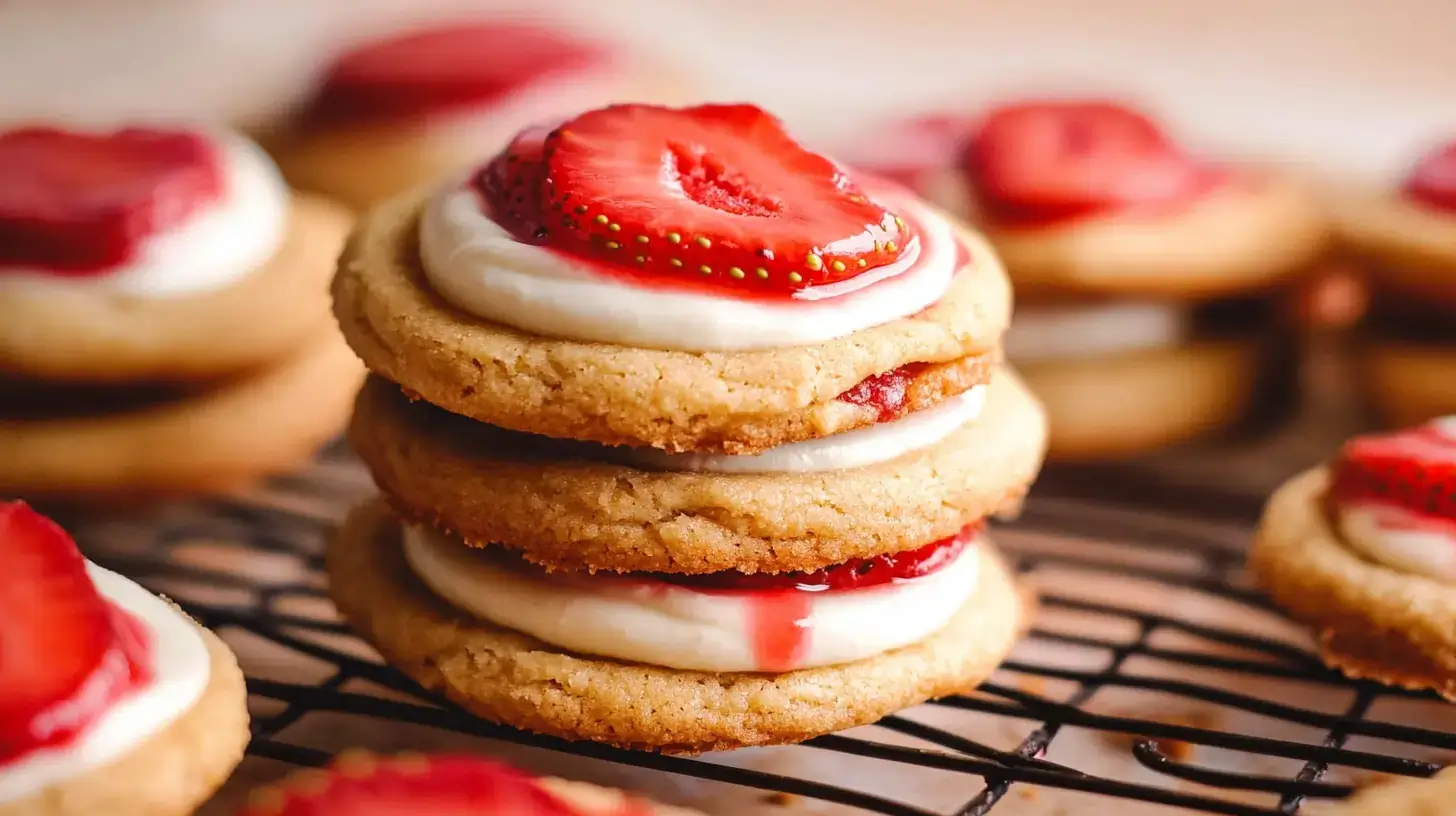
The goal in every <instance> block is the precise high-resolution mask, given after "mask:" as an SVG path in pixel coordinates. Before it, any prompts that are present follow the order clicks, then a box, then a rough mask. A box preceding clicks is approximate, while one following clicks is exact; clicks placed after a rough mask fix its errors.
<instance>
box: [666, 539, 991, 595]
mask: <svg viewBox="0 0 1456 816" xmlns="http://www.w3.org/2000/svg"><path fill="white" fill-rule="evenodd" d="M980 532H981V524H980V523H976V524H972V525H970V526H968V527H966V528H965V529H964V530H961V531H960V532H959V533H956V534H955V535H953V536H951V537H950V538H943V539H941V540H939V541H933V542H931V543H929V544H926V545H925V546H924V547H920V548H919V549H915V550H909V551H907V552H900V553H889V554H886V555H878V556H875V557H873V558H854V559H850V560H849V561H846V562H844V563H843V564H835V565H834V566H832V567H825V568H824V569H820V570H815V571H814V572H781V573H766V572H760V573H754V574H752V575H748V574H745V573H742V572H734V571H728V572H714V573H709V574H707V575H672V576H659V577H660V578H661V580H663V581H666V582H668V583H673V584H678V585H681V586H689V587H692V588H694V589H706V590H715V591H726V592H772V591H776V590H790V589H799V590H806V591H811V592H820V591H824V590H849V589H865V588H867V587H873V586H881V585H883V584H889V583H894V582H897V581H908V580H910V579H913V578H920V577H922V576H926V575H929V574H931V573H933V572H936V571H937V570H940V569H941V568H943V567H945V566H946V565H948V564H950V563H951V562H952V561H954V560H955V559H956V556H958V555H960V554H961V552H962V551H963V550H965V548H966V547H968V546H970V545H971V544H972V543H974V542H975V540H976V537H977V536H978V535H979V534H980Z"/></svg>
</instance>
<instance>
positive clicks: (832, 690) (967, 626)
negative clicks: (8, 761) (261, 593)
mask: <svg viewBox="0 0 1456 816" xmlns="http://www.w3.org/2000/svg"><path fill="white" fill-rule="evenodd" d="M400 546H401V545H400V527H399V524H398V522H396V521H394V520H393V519H392V518H391V517H390V515H389V513H388V511H387V510H386V509H385V507H384V505H383V504H382V503H380V502H374V503H370V504H367V505H364V506H362V507H360V508H359V509H357V510H355V511H354V513H353V514H351V515H350V517H349V518H348V520H347V521H346V522H345V523H344V525H343V527H342V528H341V530H340V531H339V533H338V535H337V536H336V538H335V539H334V540H333V541H332V542H331V543H330V545H329V549H328V552H327V554H326V567H327V570H328V573H329V579H330V590H329V592H330V595H331V597H333V599H334V602H335V603H336V604H337V605H338V607H339V609H340V611H341V612H342V613H343V614H344V616H345V618H346V619H347V620H348V621H349V622H350V624H351V625H352V626H353V627H354V628H355V629H356V630H357V631H358V632H360V633H361V634H362V635H363V636H364V637H365V638H366V639H367V640H369V641H370V642H371V643H373V644H374V646H375V647H376V648H378V649H379V651H380V652H381V654H383V655H384V656H385V657H386V658H387V659H388V660H389V661H390V662H392V663H394V664H395V665H396V666H398V667H399V668H400V669H401V670H402V671H404V672H405V673H406V674H408V675H409V676H411V677H412V678H414V679H415V680H416V681H418V682H419V683H420V684H421V685H423V686H424V687H426V688H428V689H431V690H434V691H440V692H443V693H444V694H446V695H447V696H449V697H450V699H452V700H453V701H455V702H456V703H458V704H460V705H461V706H463V707H465V708H466V709H468V710H470V711H471V712H472V713H475V714H477V715H479V716H481V717H484V718H486V719H489V720H491V721H494V722H499V723H503V724H506V725H510V726H513V727H516V728H521V729H524V730H528V731H533V732H536V733H541V734H548V735H552V736H557V737H562V738H565V739H570V740H590V741H595V742H604V743H608V744H611V745H616V746H620V747H626V748H634V749H644V750H654V751H663V752H669V753H697V752H701V751H710V750H726V749H730V748H740V747H746V746H752V745H770V744H776V743H788V742H798V741H802V740H805V739H808V738H811V737H814V736H817V735H820V734H826V733H830V732H833V731H838V730H840V729H844V728H849V727H852V726H856V725H863V724H866V723H870V722H874V721H876V720H878V719H880V718H881V717H884V716H885V715H887V714H889V713H891V712H893V711H896V710H898V709H900V708H904V707H906V706H909V705H913V704H915V703H919V702H923V701H925V700H927V699H930V698H934V697H940V696H945V695H948V694H955V693H958V692H964V691H969V690H970V689H971V688H973V687H974V686H975V685H976V684H977V683H979V682H980V681H981V680H983V679H985V677H987V676H988V675H989V674H990V672H991V671H992V670H993V669H994V668H995V666H996V664H997V663H999V662H1000V660H1001V659H1002V658H1003V657H1004V655H1005V654H1006V652H1007V651H1008V650H1009V649H1010V647H1011V644H1012V642H1013V641H1014V640H1015V639H1016V637H1017V635H1018V633H1019V631H1020V630H1021V628H1022V627H1023V626H1024V625H1025V623H1026V621H1027V619H1028V616H1029V614H1030V609H1029V606H1028V603H1027V602H1026V601H1025V600H1024V599H1023V597H1022V596H1021V594H1020V593H1019V592H1018V590H1017V588H1016V585H1015V583H1014V582H1013V580H1012V578H1011V575H1010V573H1009V572H1008V571H1007V570H1006V569H1005V567H1004V566H1002V564H1001V563H1000V561H999V559H997V558H995V557H994V554H993V553H991V552H989V551H988V552H987V553H986V555H987V557H986V560H985V564H984V568H983V569H981V570H980V579H979V580H980V584H979V587H978V589H977V591H976V593H975V594H974V595H973V600H972V602H971V603H969V604H968V605H966V606H965V607H964V608H963V609H962V610H961V611H960V612H959V613H957V614H956V615H955V617H954V618H953V619H952V620H951V622H950V623H949V624H948V625H947V626H946V627H945V628H944V629H943V630H941V631H940V632H939V633H937V634H935V635H932V636H931V637H930V638H929V639H927V640H925V641H922V642H920V643H918V644H915V645H912V646H908V647H904V648H901V649H897V650H894V651H891V652H888V653H885V654H882V655H880V656H877V657H873V658H869V659H866V660H861V661H858V662H854V663H849V664H845V665H840V666H831V667H827V668H817V669H804V670H798V671H793V672H789V673H785V674H777V675H773V674H767V675H766V674H717V673H705V672H694V671H681V670H672V669H665V668H656V667H652V666H645V665H636V664H627V663H620V662H616V661H612V660H607V659H602V658H592V657H583V656H579V655H575V654H569V653H565V652H562V651H559V650H557V649H555V648H554V647H552V646H549V645H547V644H545V643H542V642H540V641H537V640H534V639H532V638H529V637H526V636H524V635H521V634H517V633H514V632H510V631H508V630H505V629H502V628H500V627H497V626H494V625H492V624H489V623H485V622H482V621H479V620H476V619H474V618H472V617H468V616H466V615H465V614H463V613H461V612H459V611H457V610H455V609H453V608H452V607H450V606H448V605H447V604H446V603H445V602H444V601H442V600H440V599H439V598H437V597H436V596H435V595H433V594H432V593H431V592H429V591H428V590H427V589H426V588H425V587H424V586H423V585H422V584H421V583H420V582H419V581H418V580H417V579H416V578H415V577H414V576H413V574H412V573H411V572H410V569H409V567H408V566H407V565H406V563H405V560H404V556H403V554H402V552H401V549H400Z"/></svg>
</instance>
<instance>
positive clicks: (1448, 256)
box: [1334, 191, 1456, 310]
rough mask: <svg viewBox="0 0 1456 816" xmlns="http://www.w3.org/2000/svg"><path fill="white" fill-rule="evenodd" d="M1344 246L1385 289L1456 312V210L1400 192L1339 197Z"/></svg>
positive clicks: (1337, 206)
mask: <svg viewBox="0 0 1456 816" xmlns="http://www.w3.org/2000/svg"><path fill="white" fill-rule="evenodd" d="M1334 201H1335V206H1334V212H1335V215H1336V223H1337V225H1338V229H1339V235H1340V241H1341V243H1342V245H1343V247H1344V248H1345V249H1346V250H1347V251H1348V252H1349V253H1351V254H1352V255H1353V256H1355V257H1356V258H1358V259H1360V260H1362V261H1364V262H1365V263H1366V264H1368V265H1369V267H1370V276H1371V277H1372V278H1373V280H1374V282H1375V284H1376V286H1378V287H1379V288H1380V289H1382V290H1385V291H1389V292H1393V293H1395V294H1399V295H1402V296H1404V297H1406V298H1409V299H1413V300H1414V301H1415V302H1418V303H1423V304H1426V305H1428V306H1438V307H1441V308H1445V309H1453V310H1456V212H1451V211H1446V210H1440V209H1435V208H1433V207H1431V206H1428V205H1426V204H1423V203H1421V202H1418V201H1414V200H1412V199H1411V198H1410V197H1409V196H1407V195H1405V194H1402V193H1398V192H1372V191H1358V192H1346V193H1344V194H1342V195H1339V196H1335V197H1334Z"/></svg>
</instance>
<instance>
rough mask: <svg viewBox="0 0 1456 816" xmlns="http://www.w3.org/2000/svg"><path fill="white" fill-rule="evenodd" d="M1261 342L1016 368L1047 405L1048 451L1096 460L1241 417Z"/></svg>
mask: <svg viewBox="0 0 1456 816" xmlns="http://www.w3.org/2000/svg"><path fill="white" fill-rule="evenodd" d="M1259 360H1260V344H1259V343H1258V342H1257V341H1254V340H1202V341H1194V342H1189V343H1185V344H1182V345H1177V346H1173V347H1170V348H1162V349H1148V350H1143V351H1135V352H1126V353H1122V354H1115V355H1106V356H1098V357H1095V358H1091V359H1076V360H1041V361H1031V362H1023V363H1020V364H1019V365H1018V366H1017V370H1018V371H1020V372H1021V375H1022V378H1023V379H1024V380H1025V381H1026V384H1027V386H1028V387H1029V388H1030V389H1031V390H1032V392H1033V393H1035V394H1036V395H1037V398H1038V399H1039V400H1041V402H1042V404H1043V405H1045V406H1046V411H1047V418H1048V423H1049V425H1050V428H1051V436H1050V439H1049V442H1048V451H1047V453H1048V456H1050V457H1052V458H1054V459H1058V460H1063V461H1076V460H1096V459H1106V458H1116V457H1122V456H1128V455H1132V454H1136V453H1140V452H1143V451H1151V450H1159V449H1161V448H1164V447H1167V446H1170V445H1174V444H1178V443H1181V442H1187V441H1189V440H1192V439H1196V438H1198V437H1200V436H1204V435H1206V434H1209V433H1211V432H1214V431H1217V430H1219V429H1222V428H1226V427H1228V426H1230V425H1232V424H1234V423H1235V422H1237V421H1238V420H1239V419H1240V418H1242V417H1243V416H1245V415H1246V414H1247V412H1248V410H1249V407H1250V406H1251V404H1252V403H1253V400H1254V397H1255V395H1256V386H1257V384H1258V378H1257V376H1256V372H1257V371H1258V369H1259Z"/></svg>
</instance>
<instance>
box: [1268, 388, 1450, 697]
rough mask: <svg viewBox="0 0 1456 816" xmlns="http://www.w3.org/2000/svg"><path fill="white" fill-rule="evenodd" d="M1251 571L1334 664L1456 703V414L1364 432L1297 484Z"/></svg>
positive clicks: (1283, 499)
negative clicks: (1309, 629) (1381, 432)
mask: <svg viewBox="0 0 1456 816" xmlns="http://www.w3.org/2000/svg"><path fill="white" fill-rule="evenodd" d="M1249 568H1250V570H1251V571H1252V572H1253V574H1254V577H1255V578H1256V579H1257V580H1258V582H1259V583H1260V584H1261V585H1262V586H1263V587H1264V588H1265V589H1266V590H1267V591H1268V592H1269V593H1270V594H1271V595H1272V596H1273V598H1274V600H1275V602H1276V603H1278V604H1279V605H1280V606H1282V607H1284V608H1285V609H1286V610H1287V611H1288V612H1289V613H1290V614H1291V615H1293V616H1294V617H1295V618H1297V619H1299V620H1301V621H1304V622H1305V623H1308V624H1310V625H1311V626H1312V627H1314V629H1315V633H1316V636H1317V638H1318V639H1319V642H1320V647H1321V650H1322V652H1323V654H1324V656H1325V659H1326V660H1327V661H1328V662H1329V663H1330V664H1331V665H1332V666H1334V667H1336V668H1338V669H1340V670H1341V671H1344V672H1345V673H1347V674H1349V675H1351V676H1354V677H1364V678H1370V679H1373V680H1379V681H1381V682H1385V683H1389V684H1392V685H1399V686H1405V687H1408V688H1427V689H1432V690H1434V691H1436V692H1437V693H1439V694H1442V695H1444V696H1446V697H1448V698H1452V699H1456V417H1446V418H1442V419H1438V420H1434V421H1432V422H1429V423H1427V424H1424V425H1420V426H1417V427H1415V428H1411V429H1409V430H1404V431H1400V432H1397V433H1391V434H1384V435H1376V436H1364V437H1357V438H1355V439H1353V440H1351V441H1350V442H1349V443H1347V444H1346V445H1345V447H1344V448H1342V449H1341V451H1340V452H1339V454H1338V455H1337V456H1336V457H1335V458H1334V460H1333V461H1331V462H1330V463H1329V464H1328V465H1326V466H1324V467H1321V468H1318V469H1315V470H1312V471H1309V472H1306V473H1304V474H1301V475H1300V476H1297V477H1295V478H1294V479H1293V480H1291V481H1290V482H1289V483H1287V484H1285V485H1284V486H1283V487H1281V488H1280V489H1279V490H1278V491H1277V492H1276V493H1275V494H1274V496H1273V497H1272V498H1271V499H1270V501H1269V505H1268V507H1267V509H1266V510H1265V512H1264V518H1263V521H1262V523H1261V525H1260V529H1259V532H1258V535H1257V536H1256V538H1255V542H1254V547H1253V549H1252V550H1251V551H1250V554H1249Z"/></svg>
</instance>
